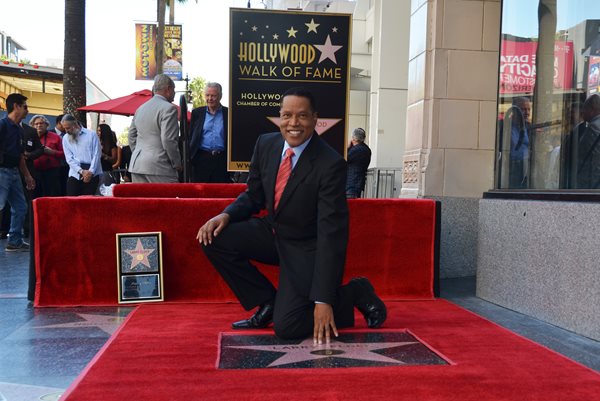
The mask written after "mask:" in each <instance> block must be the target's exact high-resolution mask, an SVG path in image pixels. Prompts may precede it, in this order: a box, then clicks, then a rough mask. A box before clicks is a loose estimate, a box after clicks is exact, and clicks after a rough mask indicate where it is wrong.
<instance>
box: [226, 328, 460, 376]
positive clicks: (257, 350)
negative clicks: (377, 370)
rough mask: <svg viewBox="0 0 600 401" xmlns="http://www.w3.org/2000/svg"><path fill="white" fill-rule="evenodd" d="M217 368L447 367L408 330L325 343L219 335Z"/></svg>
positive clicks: (343, 335)
mask: <svg viewBox="0 0 600 401" xmlns="http://www.w3.org/2000/svg"><path fill="white" fill-rule="evenodd" d="M219 343H220V346H219V358H218V361H217V367H218V368H219V369H266V368H269V369H272V368H284V369H285V368H294V369H298V368H300V369H301V368H305V369H314V368H351V367H384V366H385V367H390V366H397V367H400V366H413V365H449V364H450V363H449V362H448V360H447V359H445V358H443V357H442V356H441V355H440V354H439V353H437V352H436V351H434V350H433V349H432V348H431V347H429V346H428V345H426V344H424V343H423V342H422V341H420V340H419V339H418V338H417V337H416V336H415V335H413V334H412V333H410V332H409V331H408V330H385V331H384V330H376V331H366V330H356V331H343V332H340V335H339V337H337V338H335V340H332V341H331V343H330V344H329V345H325V344H323V345H314V344H313V339H312V337H311V338H307V339H305V340H294V341H290V340H280V339H278V338H277V337H275V335H273V334H251V333H250V334H239V333H221V335H220V341H219Z"/></svg>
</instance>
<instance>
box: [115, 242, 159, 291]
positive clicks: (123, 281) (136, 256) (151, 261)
mask: <svg viewBox="0 0 600 401" xmlns="http://www.w3.org/2000/svg"><path fill="white" fill-rule="evenodd" d="M117 282H118V300H119V303H139V302H153V301H162V300H163V299H164V296H163V274H162V236H161V233H160V232H146V233H120V234H117Z"/></svg>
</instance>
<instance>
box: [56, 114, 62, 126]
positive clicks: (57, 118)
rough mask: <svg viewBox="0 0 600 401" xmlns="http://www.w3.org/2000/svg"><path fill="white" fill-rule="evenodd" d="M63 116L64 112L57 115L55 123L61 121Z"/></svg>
mask: <svg viewBox="0 0 600 401" xmlns="http://www.w3.org/2000/svg"><path fill="white" fill-rule="evenodd" d="M63 117H64V114H59V115H57V116H56V122H55V124H58V123H59V122H61V121H62V118H63Z"/></svg>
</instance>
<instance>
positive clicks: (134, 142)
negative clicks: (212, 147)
mask: <svg viewBox="0 0 600 401" xmlns="http://www.w3.org/2000/svg"><path fill="white" fill-rule="evenodd" d="M152 92H153V93H154V96H153V97H152V99H150V100H149V101H147V102H146V103H144V104H143V105H142V106H140V108H139V109H137V111H136V112H135V116H134V117H133V121H132V122H131V127H129V146H130V147H131V152H132V154H131V163H130V165H129V172H130V173H131V180H132V181H133V182H137V183H156V182H178V172H179V171H181V170H182V167H181V155H180V153H179V146H178V138H179V126H178V124H177V107H176V106H175V105H174V104H173V103H171V102H172V101H173V99H175V83H174V82H173V80H172V79H171V78H169V77H168V76H167V75H164V74H160V75H157V76H156V78H154V86H153V87H152Z"/></svg>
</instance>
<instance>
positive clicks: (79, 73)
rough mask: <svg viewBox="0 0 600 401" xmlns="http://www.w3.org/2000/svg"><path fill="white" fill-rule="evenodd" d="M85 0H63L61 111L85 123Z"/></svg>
mask: <svg viewBox="0 0 600 401" xmlns="http://www.w3.org/2000/svg"><path fill="white" fill-rule="evenodd" d="M85 103H86V92H85V0H65V51H64V64H63V110H64V111H65V112H66V113H70V114H73V115H74V116H75V117H76V118H77V119H78V120H79V121H81V122H85V112H80V111H77V108H78V107H81V106H85Z"/></svg>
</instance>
